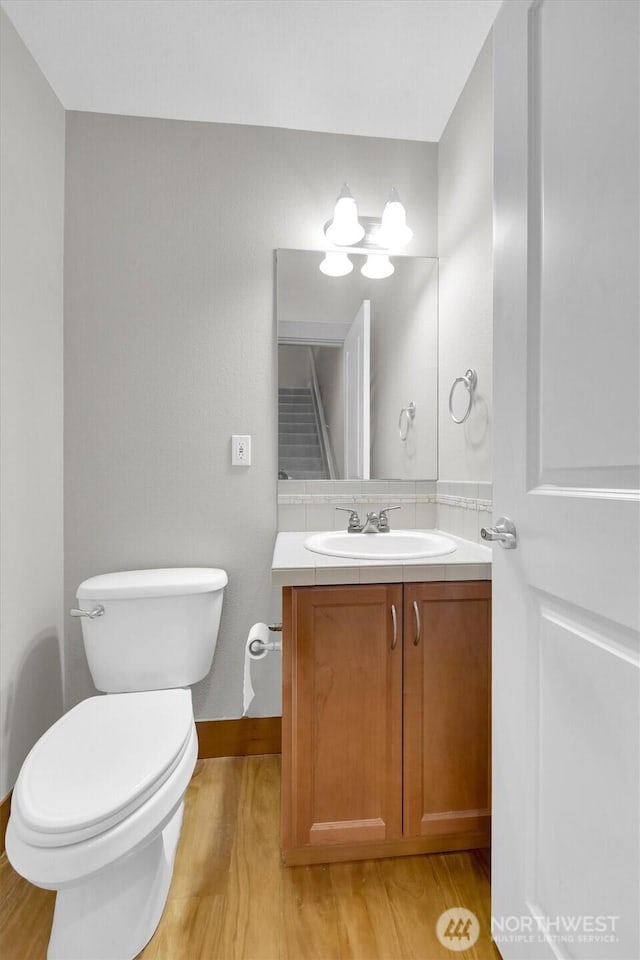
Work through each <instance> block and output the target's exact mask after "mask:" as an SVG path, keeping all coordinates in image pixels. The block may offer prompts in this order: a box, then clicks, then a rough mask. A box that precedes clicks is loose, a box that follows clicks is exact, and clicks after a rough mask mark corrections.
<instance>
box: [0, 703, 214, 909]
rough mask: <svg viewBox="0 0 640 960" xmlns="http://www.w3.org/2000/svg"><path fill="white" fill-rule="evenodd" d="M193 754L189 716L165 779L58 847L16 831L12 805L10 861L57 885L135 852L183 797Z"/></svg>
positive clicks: (41, 882)
mask: <svg viewBox="0 0 640 960" xmlns="http://www.w3.org/2000/svg"><path fill="white" fill-rule="evenodd" d="M124 696H129V694H125V695H124ZM197 756H198V736H197V733H196V725H195V722H194V721H193V718H192V719H191V732H190V734H189V738H188V740H187V744H186V748H185V750H184V752H183V754H182V756H181V758H180V760H179V761H178V763H177V765H176V766H175V768H174V770H173V772H172V773H171V774H170V775H169V776H168V777H167V779H166V780H165V781H164V783H162V784H160V786H158V787H157V788H156V790H155V791H154V792H153V793H152V794H151V795H150V796H149V797H148V798H147V799H146V800H145V801H144V802H143V803H142V804H141V805H140V806H138V808H137V809H135V810H133V812H132V813H130V814H129V815H128V816H126V817H125V818H124V819H122V820H120V822H119V823H116V825H115V826H112V827H110V828H109V829H107V830H105V831H103V832H102V833H98V834H96V835H95V836H93V837H90V838H89V839H87V840H84V841H80V842H78V843H71V844H67V845H63V846H56V847H53V846H42V845H36V844H32V843H29V842H28V841H26V840H24V839H23V838H22V836H21V835H20V833H19V830H20V829H21V824H20V809H19V807H18V805H17V804H16V805H13V806H12V809H11V817H10V819H9V824H8V827H7V835H6V849H7V855H8V857H9V860H10V862H11V863H12V865H13V866H14V868H15V869H16V870H17V871H18V873H20V874H21V875H22V876H23V877H25V879H27V880H29V881H31V883H34V884H36V886H39V887H44V888H45V889H51V890H61V889H64V888H65V887H66V886H73V885H74V884H76V883H77V882H78V881H79V880H82V879H87V878H89V877H91V876H93V875H95V874H97V873H99V872H100V871H101V870H103V869H104V868H105V867H108V866H109V865H110V864H112V863H114V862H115V861H117V860H118V859H120V858H121V857H124V856H133V854H135V853H136V851H138V850H140V849H141V848H142V847H144V846H146V844H148V843H150V842H151V841H152V840H153V839H154V837H156V836H157V835H158V834H159V833H160V832H161V831H162V830H163V829H164V827H165V826H166V825H167V823H169V821H170V820H171V819H172V817H173V816H174V814H175V812H176V810H177V809H178V807H179V806H180V804H181V803H182V802H183V798H184V794H185V791H186V789H187V787H188V785H189V781H190V780H191V776H192V774H193V769H194V767H195V764H196V759H197ZM16 808H17V809H16Z"/></svg>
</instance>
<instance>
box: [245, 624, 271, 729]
mask: <svg viewBox="0 0 640 960" xmlns="http://www.w3.org/2000/svg"><path fill="white" fill-rule="evenodd" d="M254 640H259V641H260V643H262V644H265V647H264V649H263V650H262V651H260V652H259V653H254V652H253V651H252V650H251V649H250V647H251V644H252V643H253V641H254ZM268 643H269V627H268V626H267V625H266V623H254V625H253V626H252V627H251V630H249V636H248V637H247V642H246V644H245V647H244V683H243V687H242V716H243V717H246V715H247V713H248V711H249V708H250V706H251V704H252V702H253V698H254V697H255V695H256V693H255V690H254V689H253V683H252V682H251V661H252V660H262V659H263V657H266V655H267V653H268V650H267V647H266V644H268Z"/></svg>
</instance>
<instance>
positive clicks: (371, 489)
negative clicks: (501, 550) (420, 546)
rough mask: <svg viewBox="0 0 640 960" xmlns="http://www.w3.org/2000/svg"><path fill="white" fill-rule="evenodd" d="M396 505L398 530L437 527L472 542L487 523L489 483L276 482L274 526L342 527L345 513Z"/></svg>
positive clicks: (477, 540) (393, 523)
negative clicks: (276, 494)
mask: <svg viewBox="0 0 640 960" xmlns="http://www.w3.org/2000/svg"><path fill="white" fill-rule="evenodd" d="M393 504H398V505H400V507H401V509H400V510H394V512H393V513H392V514H391V517H390V521H391V526H392V528H395V529H396V530H410V529H416V528H417V529H433V528H436V529H439V530H442V531H444V532H446V533H452V534H453V535H454V536H458V537H464V538H465V539H466V540H472V541H474V542H475V543H480V542H483V541H482V540H481V537H480V529H481V527H484V526H487V524H490V523H491V509H492V489H491V484H490V483H469V482H466V481H446V480H445V481H436V480H333V481H331V480H319V481H318V480H279V481H278V530H280V531H283V532H290V531H296V530H341V529H343V528H344V529H346V526H347V519H348V517H347V514H346V513H344V512H342V511H341V510H337V509H336V507H353V509H354V510H357V511H358V513H360V514H362V513H367V512H369V511H372V510H373V511H376V512H378V511H379V510H380V509H382V507H387V506H391V505H393Z"/></svg>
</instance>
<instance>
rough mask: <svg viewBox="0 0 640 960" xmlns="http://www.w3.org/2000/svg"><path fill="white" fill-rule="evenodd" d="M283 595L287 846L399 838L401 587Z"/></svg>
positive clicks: (325, 589) (332, 589)
mask: <svg viewBox="0 0 640 960" xmlns="http://www.w3.org/2000/svg"><path fill="white" fill-rule="evenodd" d="M283 601H284V604H283V607H284V609H283V630H284V633H283V678H284V687H283V751H282V753H283V791H284V792H283V798H282V802H283V846H284V848H285V851H286V850H287V849H291V848H294V847H296V848H299V847H302V846H312V847H313V846H326V845H328V844H359V843H378V842H380V841H385V840H391V839H396V838H399V837H401V836H402V795H401V787H400V785H401V783H402V586H400V585H397V584H392V585H390V584H373V585H367V586H337V587H336V586H332V587H292V588H288V589H286V590H285V591H284V595H283ZM394 619H395V625H394Z"/></svg>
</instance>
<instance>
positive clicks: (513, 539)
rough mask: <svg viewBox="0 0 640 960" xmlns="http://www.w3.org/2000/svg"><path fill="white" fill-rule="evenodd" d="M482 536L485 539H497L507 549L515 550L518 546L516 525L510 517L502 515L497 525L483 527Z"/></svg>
mask: <svg viewBox="0 0 640 960" xmlns="http://www.w3.org/2000/svg"><path fill="white" fill-rule="evenodd" d="M480 536H481V537H482V539H483V540H497V541H498V543H499V544H500V546H501V547H504V549H505V550H515V548H516V547H517V546H518V534H517V533H516V527H515V524H514V522H513V520H509V517H500V518H499V520H498V521H497V523H496V525H495V527H483V528H482V530H481V531H480Z"/></svg>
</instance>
